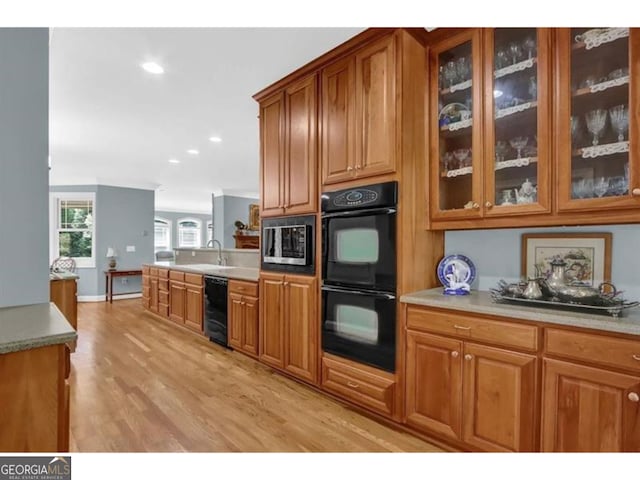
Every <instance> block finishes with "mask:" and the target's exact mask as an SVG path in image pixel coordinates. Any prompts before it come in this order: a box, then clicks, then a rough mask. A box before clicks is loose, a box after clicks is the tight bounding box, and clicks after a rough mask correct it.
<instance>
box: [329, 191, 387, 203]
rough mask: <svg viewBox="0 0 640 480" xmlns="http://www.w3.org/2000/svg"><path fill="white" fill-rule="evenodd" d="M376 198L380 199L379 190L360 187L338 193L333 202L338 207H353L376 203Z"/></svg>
mask: <svg viewBox="0 0 640 480" xmlns="http://www.w3.org/2000/svg"><path fill="white" fill-rule="evenodd" d="M376 200H378V193H377V192H374V191H373V190H366V189H364V188H360V189H357V190H350V191H348V192H344V193H341V194H339V195H336V197H335V198H334V199H333V204H334V205H335V206H336V207H347V206H349V207H352V206H360V205H367V204H368V203H374V202H375V201H376Z"/></svg>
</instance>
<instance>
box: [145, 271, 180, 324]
mask: <svg viewBox="0 0 640 480" xmlns="http://www.w3.org/2000/svg"><path fill="white" fill-rule="evenodd" d="M186 296H187V289H186V288H185V286H184V283H183V282H179V281H177V280H169V319H171V320H173V321H174V322H176V323H179V324H180V325H184V312H185V302H186ZM151 310H152V311H153V308H152V309H151Z"/></svg>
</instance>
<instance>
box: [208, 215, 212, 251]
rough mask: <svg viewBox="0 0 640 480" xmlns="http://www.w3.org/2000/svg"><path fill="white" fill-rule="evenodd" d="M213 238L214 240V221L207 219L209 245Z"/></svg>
mask: <svg viewBox="0 0 640 480" xmlns="http://www.w3.org/2000/svg"><path fill="white" fill-rule="evenodd" d="M211 240H213V222H212V221H211V220H209V221H207V245H209V242H210V241H211Z"/></svg>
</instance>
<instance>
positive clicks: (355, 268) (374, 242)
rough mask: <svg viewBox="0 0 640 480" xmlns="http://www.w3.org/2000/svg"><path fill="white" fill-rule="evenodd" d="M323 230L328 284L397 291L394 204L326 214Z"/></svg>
mask: <svg viewBox="0 0 640 480" xmlns="http://www.w3.org/2000/svg"><path fill="white" fill-rule="evenodd" d="M322 233H323V239H322V266H323V268H322V278H323V280H324V283H325V284H327V285H339V286H346V287H356V288H365V289H371V290H378V291H380V290H382V291H388V292H395V290H396V209H395V208H378V209H369V210H360V211H348V212H339V213H331V214H325V215H323V218H322Z"/></svg>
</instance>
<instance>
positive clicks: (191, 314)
mask: <svg viewBox="0 0 640 480" xmlns="http://www.w3.org/2000/svg"><path fill="white" fill-rule="evenodd" d="M203 291H204V289H203V288H202V287H198V286H194V285H186V286H185V290H184V293H185V307H184V325H185V327H189V328H190V329H191V330H195V331H196V332H203V330H204V324H203V320H204V315H203V305H204V303H203V302H204V300H203V296H204V294H203Z"/></svg>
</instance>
